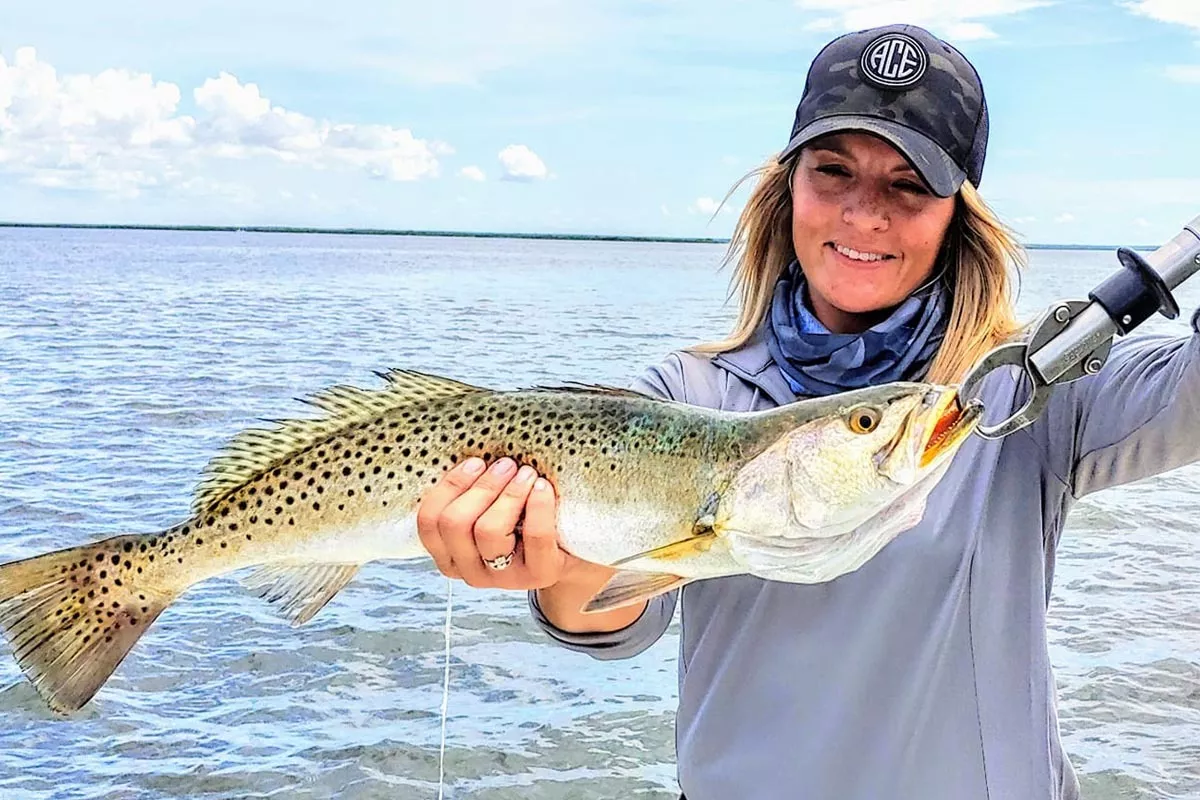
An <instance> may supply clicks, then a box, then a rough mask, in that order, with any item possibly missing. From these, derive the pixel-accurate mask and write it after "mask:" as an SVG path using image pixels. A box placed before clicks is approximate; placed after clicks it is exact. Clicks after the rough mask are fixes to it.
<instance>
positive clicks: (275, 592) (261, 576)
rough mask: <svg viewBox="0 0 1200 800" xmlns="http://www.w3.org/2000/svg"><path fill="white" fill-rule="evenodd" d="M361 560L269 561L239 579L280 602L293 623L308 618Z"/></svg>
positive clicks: (349, 577)
mask: <svg viewBox="0 0 1200 800" xmlns="http://www.w3.org/2000/svg"><path fill="white" fill-rule="evenodd" d="M361 566H362V565H361V564H302V565H294V564H270V565H268V566H265V567H261V568H260V569H257V570H255V571H254V572H253V573H251V574H250V575H249V576H248V577H247V578H246V579H245V580H244V581H242V583H243V584H244V585H245V586H246V588H248V589H250V591H252V592H254V593H255V594H256V595H257V596H258V597H261V598H263V599H264V600H266V601H268V602H270V603H276V604H278V605H279V606H280V611H281V612H282V613H283V615H284V616H285V617H287V618H288V619H289V620H291V623H292V626H293V627H296V626H299V625H303V624H304V623H306V622H308V621H309V620H310V619H312V618H313V616H314V615H315V614H316V613H317V612H318V611H320V610H321V609H322V608H323V607H324V606H325V604H326V603H328V602H329V601H330V600H332V599H333V596H334V595H335V594H337V593H338V592H340V591H341V590H342V589H343V588H345V586H346V584H348V583H349V582H350V581H351V580H353V579H354V576H355V575H356V574H358V570H359V567H361Z"/></svg>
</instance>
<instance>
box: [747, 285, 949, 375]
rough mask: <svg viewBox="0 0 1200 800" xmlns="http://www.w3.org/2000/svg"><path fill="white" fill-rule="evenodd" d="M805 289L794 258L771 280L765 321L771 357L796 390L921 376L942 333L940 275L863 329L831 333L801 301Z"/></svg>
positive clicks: (945, 295) (944, 307)
mask: <svg viewBox="0 0 1200 800" xmlns="http://www.w3.org/2000/svg"><path fill="white" fill-rule="evenodd" d="M804 295H805V279H804V273H803V272H801V271H800V268H799V265H798V264H797V263H796V262H795V261H793V262H792V263H791V264H790V265H789V266H788V268H787V269H786V270H785V271H784V274H783V275H782V276H781V277H780V279H779V282H778V283H777V284H775V295H774V298H773V300H772V303H771V312H770V315H769V317H768V319H767V324H766V326H765V328H766V331H765V333H766V342H767V348H768V349H769V350H770V352H771V357H772V358H774V359H775V363H777V364H778V365H779V368H780V369H781V370H782V371H783V374H784V377H786V378H787V381H788V383H789V384H791V386H792V391H794V392H796V394H798V395H802V396H813V395H827V394H835V393H837V392H844V391H847V390H849V389H860V388H862V387H864V386H875V385H878V384H881V383H889V382H891V381H903V380H920V379H921V378H923V377H924V375H925V371H926V370H927V369H928V368H929V362H931V361H932V360H933V356H934V354H935V353H936V352H937V349H938V347H939V345H941V343H942V337H943V336H944V335H945V333H946V322H947V319H946V317H947V311H948V310H949V307H950V296H949V290H947V288H946V286H945V284H944V283H943V282H942V281H940V280H939V281H936V282H934V283H933V284H932V285H930V286H927V287H925V288H923V289H921V290H920V291H918V292H915V293H914V294H912V295H910V296H909V297H908V298H907V299H906V300H905V301H904V302H903V303H901V304H900V305H899V306H897V307H896V309H895V311H893V312H892V314H891V315H890V316H889V317H888V318H887V319H885V320H883V321H882V322H880V323H879V324H877V325H875V326H874V327H872V328H870V329H869V330H866V331H863V332H862V333H830V332H829V331H828V330H827V329H826V328H825V326H824V325H822V324H821V323H820V321H818V320H817V318H816V317H815V316H814V315H813V313H812V312H811V311H810V310H809V309H808V308H806V307H805V304H804V303H805V301H804Z"/></svg>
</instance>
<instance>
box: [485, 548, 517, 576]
mask: <svg viewBox="0 0 1200 800" xmlns="http://www.w3.org/2000/svg"><path fill="white" fill-rule="evenodd" d="M516 552H517V551H516V550H513V551H512V552H511V553H506V554H505V555H502V556H496V557H495V558H485V559H484V560H483V563H484V564H487V565H488V568H489V569H494V570H496V571H497V572H499V571H500V570H502V569H508V565H509V564H511V563H512V560H513V555H514V554H515V553H516Z"/></svg>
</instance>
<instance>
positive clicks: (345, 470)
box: [342, 467, 351, 475]
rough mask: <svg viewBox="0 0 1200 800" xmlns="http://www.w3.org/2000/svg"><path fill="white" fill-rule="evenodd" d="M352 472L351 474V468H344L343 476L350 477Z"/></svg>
mask: <svg viewBox="0 0 1200 800" xmlns="http://www.w3.org/2000/svg"><path fill="white" fill-rule="evenodd" d="M350 472H351V469H350V468H349V467H342V474H343V475H349V474H350Z"/></svg>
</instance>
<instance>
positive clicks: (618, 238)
mask: <svg viewBox="0 0 1200 800" xmlns="http://www.w3.org/2000/svg"><path fill="white" fill-rule="evenodd" d="M0 228H48V229H57V228H80V229H90V230H145V231H189V232H202V233H210V232H211V233H310V234H312V233H315V234H331V235H337V236H440V237H446V238H463V239H551V240H553V239H558V240H566V241H600V242H661V243H674V244H728V243H729V241H730V240H729V237H724V238H722V237H706V236H637V235H632V234H629V235H626V234H608V233H536V232H524V233H521V232H515V233H514V232H504V231H441V230H415V229H412V230H410V229H403V228H361V227H347V228H315V227H307V226H293V225H156V224H152V223H108V222H6V221H0ZM1022 246H1023V247H1025V248H1026V249H1029V250H1113V251H1116V250H1117V249H1118V248H1119V247H1122V246H1125V247H1130V248H1131V249H1133V250H1149V251H1153V250H1155V249H1157V248H1156V247H1155V246H1152V245H1101V244H1071V243H1059V244H1050V243H1043V242H1032V243H1029V244H1025V245H1022Z"/></svg>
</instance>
